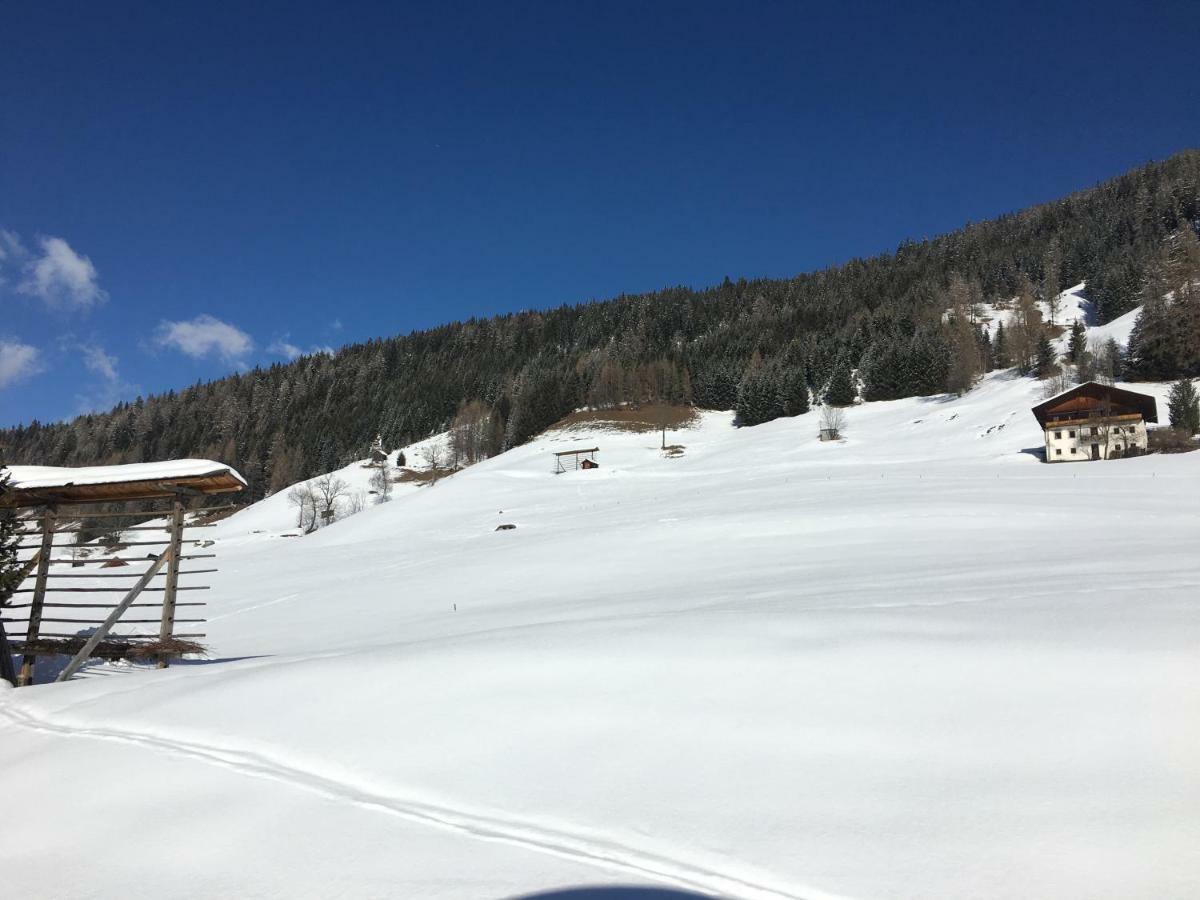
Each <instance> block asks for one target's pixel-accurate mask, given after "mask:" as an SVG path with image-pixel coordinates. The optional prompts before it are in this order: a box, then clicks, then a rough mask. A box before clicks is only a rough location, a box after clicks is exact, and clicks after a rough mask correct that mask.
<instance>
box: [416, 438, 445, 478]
mask: <svg viewBox="0 0 1200 900" xmlns="http://www.w3.org/2000/svg"><path fill="white" fill-rule="evenodd" d="M421 455H422V456H423V457H425V463H426V465H428V466H429V472H430V475H431V479H430V482H429V483H430V484H437V480H438V470H439V469H441V468H442V466H443V465H445V460H446V451H445V449H444V448H443V447H442V445H441V444H438V443H433V444H430V445H429V446H428V447H426V448H425V450H424V451H422V453H421Z"/></svg>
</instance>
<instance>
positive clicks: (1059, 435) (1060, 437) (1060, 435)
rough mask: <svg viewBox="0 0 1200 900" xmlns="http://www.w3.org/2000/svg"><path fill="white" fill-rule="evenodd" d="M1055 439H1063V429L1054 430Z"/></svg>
mask: <svg viewBox="0 0 1200 900" xmlns="http://www.w3.org/2000/svg"><path fill="white" fill-rule="evenodd" d="M1054 439H1055V440H1056V441H1061V440H1062V432H1061V431H1056V432H1054Z"/></svg>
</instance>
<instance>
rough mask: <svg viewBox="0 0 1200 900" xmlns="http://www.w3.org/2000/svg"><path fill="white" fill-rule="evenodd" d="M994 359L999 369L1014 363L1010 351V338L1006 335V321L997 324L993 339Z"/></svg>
mask: <svg viewBox="0 0 1200 900" xmlns="http://www.w3.org/2000/svg"><path fill="white" fill-rule="evenodd" d="M992 359H993V360H994V362H995V365H996V368H997V369H1007V368H1008V367H1009V366H1011V365H1012V359H1011V357H1010V356H1009V353H1008V339H1007V338H1006V337H1005V336H1004V323H1003V322H1001V323H1000V324H998V325H997V326H996V337H995V339H993V341H992Z"/></svg>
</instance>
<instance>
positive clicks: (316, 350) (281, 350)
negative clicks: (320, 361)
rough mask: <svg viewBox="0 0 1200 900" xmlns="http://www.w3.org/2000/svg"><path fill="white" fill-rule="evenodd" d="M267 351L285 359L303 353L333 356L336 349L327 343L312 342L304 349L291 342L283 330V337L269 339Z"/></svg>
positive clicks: (290, 358)
mask: <svg viewBox="0 0 1200 900" xmlns="http://www.w3.org/2000/svg"><path fill="white" fill-rule="evenodd" d="M267 352H268V353H274V354H275V355H276V356H282V357H283V358H284V359H287V360H293V359H297V358H298V357H301V356H305V355H308V356H319V355H320V354H325V355H326V356H333V355H334V354H335V353H336V352H337V351H335V350H334V349H333V348H332V347H330V346H329V345H328V344H313V345H312V346H311V347H309V348H308V349H307V350H305V349H304V348H303V347H299V346H297V345H296V344H293V343H292V342H291V334H290V333H287V332H285V333H284V335H283V337H279V338H276V339H275V340H273V341H271V344H270V346H268V347H267Z"/></svg>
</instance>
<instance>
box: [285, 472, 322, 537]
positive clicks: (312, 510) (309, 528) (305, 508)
mask: <svg viewBox="0 0 1200 900" xmlns="http://www.w3.org/2000/svg"><path fill="white" fill-rule="evenodd" d="M287 497H288V502H289V503H291V504H292V506H294V507H296V527H297V528H299V529H301V530H302V531H303V532H304V533H305V534H310V533H311V532H313V531H316V530H317V495H316V492H315V491H314V490H313V486H312V484H310V483H309V482H307V481H305V482H303V483H302V484H297V485H295V486H294V487H292V489H291V490H290V491H288V494H287Z"/></svg>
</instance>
